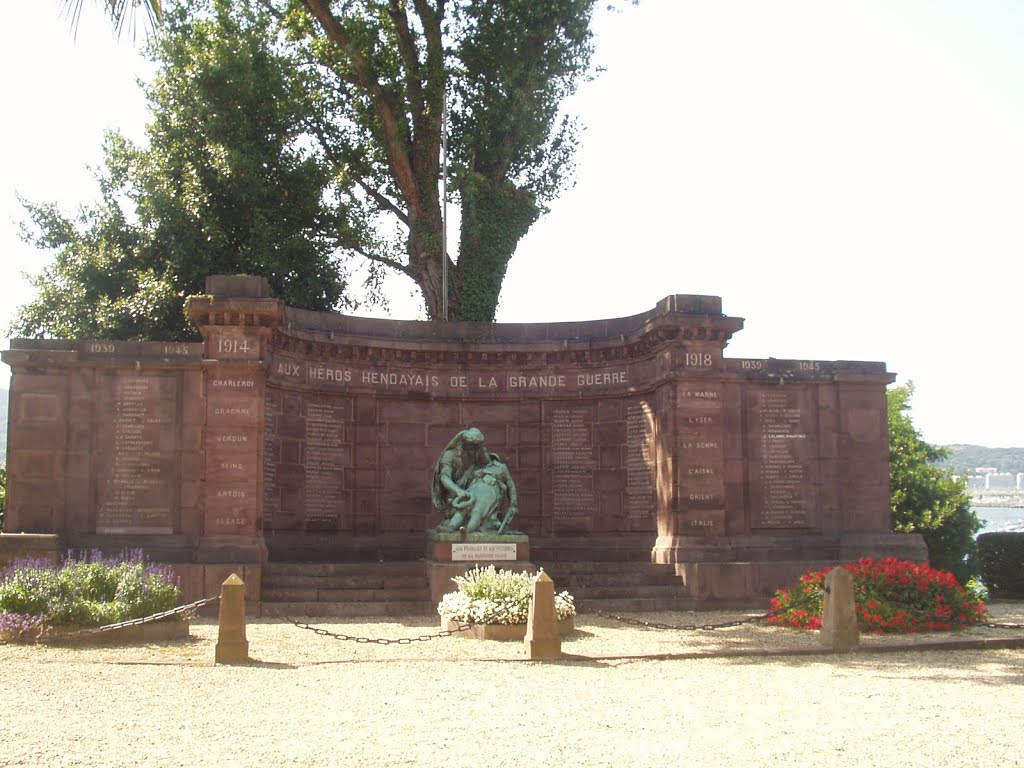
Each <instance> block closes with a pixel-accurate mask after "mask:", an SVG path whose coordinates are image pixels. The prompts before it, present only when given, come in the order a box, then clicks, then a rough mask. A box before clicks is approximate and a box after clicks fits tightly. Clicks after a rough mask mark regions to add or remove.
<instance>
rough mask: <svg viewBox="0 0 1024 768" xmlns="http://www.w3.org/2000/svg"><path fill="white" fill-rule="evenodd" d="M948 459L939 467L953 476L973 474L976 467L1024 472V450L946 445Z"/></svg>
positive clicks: (998, 470)
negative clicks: (949, 470) (951, 472)
mask: <svg viewBox="0 0 1024 768" xmlns="http://www.w3.org/2000/svg"><path fill="white" fill-rule="evenodd" d="M943 447H944V448H946V449H947V450H948V451H949V458H948V459H946V460H945V461H942V462H940V466H943V467H949V468H950V469H952V470H953V474H955V475H968V474H973V473H974V470H975V469H976V468H977V467H995V469H996V471H997V472H1013V473H1016V472H1024V448H985V447H983V446H980V445H946V446H943Z"/></svg>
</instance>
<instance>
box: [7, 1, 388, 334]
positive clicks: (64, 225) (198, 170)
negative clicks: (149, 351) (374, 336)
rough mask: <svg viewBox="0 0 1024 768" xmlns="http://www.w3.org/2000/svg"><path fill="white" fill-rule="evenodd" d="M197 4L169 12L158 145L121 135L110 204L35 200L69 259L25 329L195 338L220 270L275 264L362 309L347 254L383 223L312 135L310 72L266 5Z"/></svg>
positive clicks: (313, 298)
mask: <svg viewBox="0 0 1024 768" xmlns="http://www.w3.org/2000/svg"><path fill="white" fill-rule="evenodd" d="M229 5H231V9H230V13H228V12H227V11H228V6H229ZM196 10H197V9H195V8H185V7H177V8H176V9H174V10H169V12H168V13H167V17H166V21H165V24H164V27H163V29H162V33H161V35H160V36H159V38H158V39H156V40H155V41H154V43H153V48H152V51H151V53H152V55H153V56H154V57H155V59H156V60H157V61H158V62H159V64H160V69H159V72H158V75H157V77H156V79H155V81H154V83H153V84H152V85H151V86H150V87H149V89H148V92H147V98H148V101H149V104H150V108H151V111H152V115H153V118H152V121H151V122H150V124H149V126H148V127H147V135H148V146H146V147H144V148H140V147H137V146H134V145H133V144H132V143H131V142H129V141H127V140H126V139H125V138H124V137H122V136H120V135H118V134H110V135H108V137H107V140H106V145H105V159H104V168H103V171H102V173H101V174H100V191H101V196H102V199H101V202H100V203H99V204H97V205H95V206H92V207H90V208H86V209H84V210H83V211H82V212H81V213H80V214H79V215H78V216H77V217H68V216H66V215H65V214H63V213H62V212H61V211H59V210H58V209H57V208H56V207H55V206H53V205H28V206H27V207H28V210H29V213H30V215H31V217H32V220H33V223H34V224H35V225H36V226H35V228H34V231H30V233H29V237H30V239H33V240H34V241H35V242H36V244H37V245H39V246H40V247H43V248H49V249H53V250H54V251H55V252H56V256H55V259H54V261H53V263H52V264H51V265H50V266H48V267H47V268H46V269H45V270H44V271H43V272H42V273H41V274H39V275H37V276H36V277H35V278H34V279H33V283H34V286H35V287H36V289H37V296H36V298H35V299H34V300H33V301H32V302H31V303H29V304H27V305H26V306H24V307H21V308H20V310H19V313H18V315H17V317H16V318H15V321H14V323H13V326H12V331H13V332H15V333H18V334H21V335H28V336H40V335H51V336H58V337H65V338H69V337H70V338H74V337H79V338H81V337H93V338H96V337H102V338H154V339H182V338H188V337H189V336H190V335H191V334H194V329H192V328H190V326H189V325H188V323H187V321H186V318H185V316H184V314H183V312H182V306H183V303H184V298H185V297H186V296H187V295H190V294H196V293H202V291H203V286H204V279H205V277H206V276H207V275H210V274H216V273H229V274H230V273H237V272H246V273H251V274H258V275H263V276H266V277H267V278H268V279H269V281H270V283H271V286H272V288H273V290H274V292H275V295H278V296H280V297H282V298H284V299H285V300H286V301H288V303H289V304H292V305H294V306H299V307H304V308H309V309H318V310H327V309H333V308H337V307H339V306H341V307H347V306H351V304H350V303H349V300H348V298H347V294H346V290H345V289H346V276H345V268H344V265H343V264H342V263H341V261H340V260H339V254H343V253H345V252H346V251H347V249H348V248H350V247H351V246H353V245H358V244H360V243H365V242H367V241H368V240H370V239H371V235H368V234H367V233H364V232H361V231H357V228H358V227H359V226H360V224H359V223H358V222H356V221H354V220H353V218H352V216H351V215H350V214H351V212H352V211H353V209H352V208H351V207H348V206H342V205H341V204H340V199H339V197H340V196H339V193H338V191H337V185H336V183H335V180H334V170H333V168H332V167H331V165H330V164H329V163H327V162H326V161H325V160H324V158H323V157H322V156H321V155H319V154H318V153H316V152H314V151H312V150H311V149H310V148H309V147H308V146H305V145H306V144H308V140H307V134H306V131H305V129H304V122H303V121H304V120H305V116H306V115H307V114H308V113H309V112H310V111H311V110H312V107H311V106H310V95H309V93H308V91H307V88H306V82H305V79H304V78H302V77H301V73H300V72H298V71H297V70H295V68H294V67H293V66H292V64H293V63H292V62H291V61H290V60H286V59H284V58H282V57H281V56H280V55H278V54H276V53H274V52H273V42H274V33H273V23H272V21H271V19H270V18H269V17H267V16H266V15H265V14H261V13H257V12H254V11H252V10H251V9H248V8H247V7H246V5H245V4H243V3H233V4H229V3H227V2H220V1H218V2H217V3H216V4H215V5H214V7H213V8H212V9H211V11H212V12H210V13H198V12H196V13H193V11H196Z"/></svg>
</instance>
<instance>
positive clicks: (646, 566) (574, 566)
mask: <svg viewBox="0 0 1024 768" xmlns="http://www.w3.org/2000/svg"><path fill="white" fill-rule="evenodd" d="M537 562H538V565H540V566H541V567H543V568H544V570H545V571H548V570H550V571H555V570H557V571H558V572H559V573H566V574H583V573H662V572H664V573H675V568H674V567H673V566H671V565H664V564H662V563H652V562H647V561H645V562H636V561H630V560H560V561H557V562H551V563H544V562H541V561H537Z"/></svg>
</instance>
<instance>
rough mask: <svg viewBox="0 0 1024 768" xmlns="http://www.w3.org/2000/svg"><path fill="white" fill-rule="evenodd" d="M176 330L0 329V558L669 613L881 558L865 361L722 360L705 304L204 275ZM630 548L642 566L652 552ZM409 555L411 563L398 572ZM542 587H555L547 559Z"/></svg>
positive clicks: (720, 319)
mask: <svg viewBox="0 0 1024 768" xmlns="http://www.w3.org/2000/svg"><path fill="white" fill-rule="evenodd" d="M187 312H188V313H189V315H190V316H191V318H192V320H193V321H194V323H195V325H196V326H197V328H198V329H199V331H200V333H201V335H202V341H201V342H198V343H161V342H119V341H102V340H95V341H82V340H77V341H61V340H13V341H12V342H11V348H10V349H9V350H6V351H4V352H3V354H2V358H3V361H4V362H5V363H7V364H8V365H9V366H10V367H11V371H12V376H11V390H10V414H9V428H8V456H7V468H8V496H7V499H8V506H7V512H6V515H7V517H6V522H5V533H4V534H2V535H0V561H2V560H4V559H11V558H12V557H14V556H20V555H23V554H25V553H32V554H42V555H45V556H53V557H56V556H59V554H60V553H62V552H63V551H64V550H65V549H67V548H76V549H78V548H94V547H99V548H102V549H104V550H115V551H116V550H120V549H122V548H124V547H141V548H143V549H144V550H145V551H146V552H147V553H148V554H149V555H150V556H151V557H152V558H153V559H155V560H159V561H161V562H166V563H170V564H172V565H174V566H175V568H176V569H177V570H178V571H179V573H181V575H182V577H183V579H184V582H185V597H186V599H195V598H196V597H202V596H205V595H208V594H214V593H216V591H217V588H218V587H219V584H220V582H221V581H223V579H224V578H225V577H226V575H227V574H229V573H231V572H232V571H234V572H237V573H239V574H240V575H242V578H243V580H244V581H245V582H246V588H247V592H248V596H249V599H250V600H253V601H257V602H258V601H259V600H260V599H261V582H262V580H263V578H264V571H266V570H267V568H268V567H269V565H270V564H273V563H336V564H345V563H381V562H383V563H405V564H406V565H405V567H406V569H407V570H408V569H411V571H410V572H411V573H413V574H417V573H418V574H421V576H420V577H419V578H421V580H422V581H423V583H424V584H426V583H427V582H428V581H429V582H430V583H431V596H432V597H434V596H436V593H437V591H438V590H440V589H441V587H440V586H439V585H440V584H442V583H444V581H445V578H446V576H447V575H448V574H450V573H452V572H455V571H458V570H459V569H460V568H461V569H465V568H466V567H469V566H472V565H473V564H474V563H478V562H479V563H485V562H487V563H490V562H493V563H495V564H497V565H502V566H506V567H516V568H518V567H526V566H529V567H534V566H541V567H543V568H544V569H545V570H546V571H548V572H550V573H553V574H557V573H558V570H559V567H562V566H564V567H568V565H569V564H572V563H590V564H597V565H596V566H595V567H596V568H597V569H598V570H599V569H600V568H601V565H600V564H602V563H604V564H608V565H609V567H610V566H611V564H616V567H617V569H618V570H617V572H619V573H623V574H628V572H629V568H630V567H631V564H635V567H636V568H637V569H640V568H642V567H647V568H650V567H655V566H656V567H659V568H661V569H662V570H664V571H665V572H666V573H668V574H670V578H671V580H672V582H673V584H675V585H676V586H675V587H674V588H675V589H677V593H678V596H679V597H680V598H681V599H683V600H684V602H685V605H687V606H689V607H692V608H703V607H719V606H721V607H725V606H763V605H764V604H766V600H767V596H768V595H769V594H770V593H771V591H772V590H774V589H775V588H777V587H779V586H781V585H783V584H785V583H788V582H791V581H793V580H794V579H795V578H796V577H797V576H798V575H799V574H800V573H802V572H804V571H805V570H806V569H807V568H809V567H811V566H816V565H821V564H824V563H834V562H840V561H847V560H851V559H856V558H858V557H861V556H873V557H880V556H887V555H894V556H898V557H904V558H907V559H912V560H918V561H920V560H924V559H926V556H927V553H926V551H925V549H924V545H923V543H922V541H921V539H920V537H918V536H912V535H903V534H893V533H892V532H891V531H890V507H889V457H888V436H887V416H886V396H885V388H886V385H887V384H889V383H890V382H891V381H892V380H893V378H894V376H893V374H891V373H889V372H887V371H886V367H885V364H884V363H879V362H846V361H838V362H837V361H820V360H781V359H779V360H777V359H773V358H769V359H735V358H728V357H726V356H725V349H726V346H727V344H728V342H729V340H730V338H731V337H732V336H733V334H735V333H736V332H738V331H740V330H741V328H742V327H743V320H741V319H739V318H735V317H729V316H727V315H725V314H723V313H722V303H721V299H719V298H718V297H713V296H687V295H674V296H668V297H667V298H664V299H662V300H661V301H659V302H658V304H657V306H656V307H655V308H654V309H653V310H651V311H649V312H646V313H644V314H640V315H635V316H632V317H625V318H616V319H607V320H597V321H587V322H570V323H536V324H500V323H499V324H479V323H465V322H450V323H438V322H407V321H396V320H381V319H368V318H358V317H350V316H344V315H339V314H333V313H318V312H310V311H306V310H299V309H295V308H292V307H288V306H286V305H285V304H284V303H283V302H282V301H280V300H277V299H275V298H273V297H271V296H270V295H269V292H268V289H267V285H266V282H265V281H264V280H262V279H260V278H254V277H247V276H215V277H211V278H210V279H209V280H208V284H207V295H204V296H196V297H192V298H191V299H190V300H189V302H188V306H187ZM652 564H655V565H652ZM417 569H418V570H417ZM556 580H557V576H556Z"/></svg>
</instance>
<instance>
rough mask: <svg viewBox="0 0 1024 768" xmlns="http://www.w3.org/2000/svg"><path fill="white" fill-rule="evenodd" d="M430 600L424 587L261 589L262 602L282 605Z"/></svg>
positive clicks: (275, 587) (278, 587) (277, 587)
mask: <svg viewBox="0 0 1024 768" xmlns="http://www.w3.org/2000/svg"><path fill="white" fill-rule="evenodd" d="M417 600H428V601H429V600H430V592H429V590H428V589H427V587H426V585H425V584H423V585H419V586H417V587H396V588H390V589H317V588H314V589H301V588H294V587H280V586H272V587H266V586H264V587H263V602H265V603H266V602H283V603H299V602H308V603H336V602H339V603H391V602H399V603H401V602H409V601H417Z"/></svg>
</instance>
